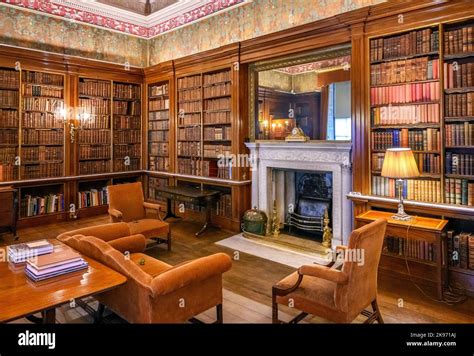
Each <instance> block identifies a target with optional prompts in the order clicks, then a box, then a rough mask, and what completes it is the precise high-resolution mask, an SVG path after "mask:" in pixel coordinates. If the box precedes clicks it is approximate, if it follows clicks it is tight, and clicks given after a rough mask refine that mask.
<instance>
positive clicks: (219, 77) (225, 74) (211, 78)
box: [204, 70, 232, 85]
mask: <svg viewBox="0 0 474 356" xmlns="http://www.w3.org/2000/svg"><path fill="white" fill-rule="evenodd" d="M231 76H232V72H231V71H230V70H225V71H222V72H217V73H212V74H204V85H212V84H215V83H222V82H227V81H230V80H231Z"/></svg>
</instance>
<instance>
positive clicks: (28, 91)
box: [23, 85, 63, 99]
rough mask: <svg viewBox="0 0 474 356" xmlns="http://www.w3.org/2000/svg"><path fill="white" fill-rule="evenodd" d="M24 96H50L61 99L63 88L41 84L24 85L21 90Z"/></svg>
mask: <svg viewBox="0 0 474 356" xmlns="http://www.w3.org/2000/svg"><path fill="white" fill-rule="evenodd" d="M23 94H24V95H25V96H50V97H53V98H59V99H61V98H62V97H63V90H62V89H61V88H54V87H45V86H41V85H26V86H25V88H24V91H23Z"/></svg>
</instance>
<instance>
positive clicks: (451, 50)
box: [444, 25, 474, 54]
mask: <svg viewBox="0 0 474 356" xmlns="http://www.w3.org/2000/svg"><path fill="white" fill-rule="evenodd" d="M473 32H474V25H468V26H464V27H463V28H459V29H452V30H446V31H445V32H444V54H458V53H461V52H474V34H473Z"/></svg>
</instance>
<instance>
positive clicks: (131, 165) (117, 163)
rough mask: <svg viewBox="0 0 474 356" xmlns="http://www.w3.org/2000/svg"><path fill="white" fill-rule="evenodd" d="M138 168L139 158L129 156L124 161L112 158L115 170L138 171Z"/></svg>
mask: <svg viewBox="0 0 474 356" xmlns="http://www.w3.org/2000/svg"><path fill="white" fill-rule="evenodd" d="M138 170H140V159H139V158H131V159H130V160H128V161H126V160H123V159H120V158H118V159H114V171H115V172H124V171H138Z"/></svg>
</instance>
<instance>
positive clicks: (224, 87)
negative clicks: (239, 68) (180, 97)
mask: <svg viewBox="0 0 474 356" xmlns="http://www.w3.org/2000/svg"><path fill="white" fill-rule="evenodd" d="M231 90H232V88H231V84H230V83H222V84H218V85H211V86H208V87H204V99H208V98H213V97H216V96H226V95H230V94H231Z"/></svg>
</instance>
